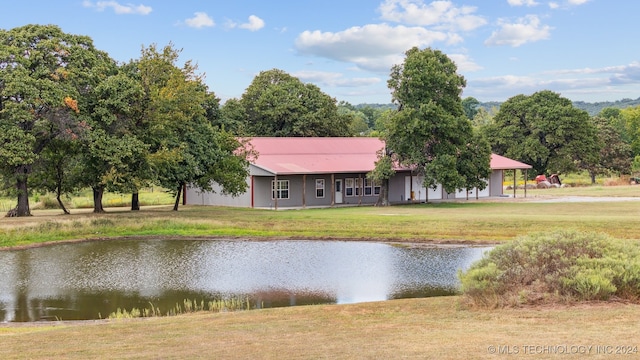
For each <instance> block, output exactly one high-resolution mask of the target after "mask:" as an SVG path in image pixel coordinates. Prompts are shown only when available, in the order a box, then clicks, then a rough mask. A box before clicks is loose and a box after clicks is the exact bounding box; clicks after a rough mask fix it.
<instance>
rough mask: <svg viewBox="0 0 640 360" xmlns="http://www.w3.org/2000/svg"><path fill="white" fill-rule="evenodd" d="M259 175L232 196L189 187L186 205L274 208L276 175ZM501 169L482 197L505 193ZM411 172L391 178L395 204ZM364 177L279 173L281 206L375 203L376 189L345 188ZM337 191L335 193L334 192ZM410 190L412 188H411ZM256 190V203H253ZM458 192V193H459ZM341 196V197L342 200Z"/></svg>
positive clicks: (405, 199)
mask: <svg viewBox="0 0 640 360" xmlns="http://www.w3.org/2000/svg"><path fill="white" fill-rule="evenodd" d="M255 173H259V174H260V175H253V176H250V177H248V178H247V185H248V191H247V192H246V193H244V194H241V195H240V196H237V197H231V196H229V195H221V194H220V191H219V190H220V188H219V187H218V186H217V185H215V186H214V190H215V193H212V192H201V191H200V189H197V188H192V187H187V190H186V192H185V194H186V198H187V205H218V206H233V207H251V206H253V207H256V208H268V209H274V208H275V207H276V201H275V200H274V199H273V198H272V192H271V182H272V181H273V180H274V179H275V177H274V176H273V175H268V176H265V175H267V174H268V173H266V172H264V171H262V172H254V174H255ZM502 173H503V171H502V170H493V171H492V172H491V178H490V179H489V187H488V189H486V190H484V191H481V192H480V193H479V197H486V196H500V195H503V188H502ZM408 176H410V173H409V172H407V171H404V172H402V171H399V172H397V173H396V174H395V175H394V176H393V177H392V178H391V179H390V180H389V202H390V203H393V204H399V203H406V202H409V201H410V200H411V199H410V195H407V194H408V192H407V177H408ZM357 178H360V179H362V184H363V185H364V179H365V178H366V174H364V173H362V174H358V173H351V174H334V177H333V184H332V179H331V174H317V175H314V174H311V175H306V177H305V176H303V175H280V176H278V180H288V181H289V198H288V199H278V201H277V207H278V208H294V207H302V206H305V207H318V206H331V205H332V201H335V204H336V205H340V204H349V205H372V204H375V203H376V202H377V200H378V195H377V194H375V193H374V191H373V189H372V191H371V194H370V195H365V190H364V188H363V189H362V190H361V191H360V195H356V191H355V188H354V189H353V195H352V196H348V195H347V191H346V179H354V185H355V179H357ZM303 179H306V182H305V185H304V189H305V191H306V194H305V195H304V202H303ZM316 179H323V180H324V185H325V186H324V197H318V196H316ZM336 182H340V183H341V187H342V188H341V190H342V192H341V194H342V196H338V195H336V194H335V190H336V185H335V184H336ZM440 191H441V192H442V195H441V196H434V195H435V194H431V195H429V201H431V200H438V199H455V198H461V197H466V196H465V193H458V194H456V193H451V194H447V193H446V192H445V191H444V190H440ZM332 193H334V194H332ZM409 193H410V192H409ZM252 194H253V203H252ZM423 195H424V194H421V193H420V199H419V198H416V199H415V200H416V201H421V200H423V199H422V198H423ZM456 195H457V196H456ZM416 196H417V195H416ZM340 198H342V201H339V200H340ZM469 198H470V199H473V198H475V192H474V193H472V194H470V195H469Z"/></svg>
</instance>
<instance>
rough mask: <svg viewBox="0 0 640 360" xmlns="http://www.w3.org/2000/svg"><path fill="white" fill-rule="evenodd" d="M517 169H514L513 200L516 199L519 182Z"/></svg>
mask: <svg viewBox="0 0 640 360" xmlns="http://www.w3.org/2000/svg"><path fill="white" fill-rule="evenodd" d="M516 179H517V176H516V169H513V198H514V199H515V198H516V188H517V187H518V182H517V181H516Z"/></svg>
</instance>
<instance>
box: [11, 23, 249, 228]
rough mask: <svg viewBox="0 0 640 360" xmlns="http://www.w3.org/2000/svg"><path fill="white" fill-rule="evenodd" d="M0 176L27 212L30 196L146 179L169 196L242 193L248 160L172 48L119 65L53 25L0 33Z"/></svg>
mask: <svg viewBox="0 0 640 360" xmlns="http://www.w3.org/2000/svg"><path fill="white" fill-rule="evenodd" d="M0 49H1V51H0V144H1V145H2V146H1V147H0V170H1V172H0V178H1V179H0V180H1V181H2V184H3V185H4V189H5V191H7V192H8V193H9V194H11V195H13V196H16V198H17V206H16V208H14V209H13V210H11V211H10V212H9V214H8V215H11V216H28V215H30V207H29V194H30V193H31V192H33V191H41V192H51V193H54V194H56V198H57V200H58V203H59V204H60V207H61V208H62V209H63V211H64V212H65V213H68V210H67V209H66V208H65V206H64V202H63V201H62V199H61V198H62V196H63V195H64V194H68V193H71V192H74V191H76V190H78V189H85V188H91V189H92V191H93V199H94V212H103V211H104V209H103V206H102V195H103V193H104V192H105V191H113V192H120V193H130V194H132V210H137V209H139V204H138V197H137V193H138V189H140V188H143V187H146V186H149V185H151V184H156V185H160V186H162V187H164V188H166V189H170V190H171V191H172V192H173V193H174V194H176V203H175V206H174V209H175V210H177V208H178V199H179V198H180V192H181V190H182V188H183V186H185V185H186V184H189V183H193V184H196V185H198V186H200V187H201V188H202V189H205V190H206V189H211V186H212V183H217V184H219V185H221V187H222V189H223V191H224V192H227V193H230V194H239V193H242V192H244V191H245V189H246V182H245V178H246V176H247V172H248V170H247V164H248V160H247V156H248V155H249V150H247V151H244V150H243V147H242V144H241V143H240V142H239V140H237V138H236V136H235V135H234V134H232V133H230V132H228V131H226V130H225V129H224V126H222V125H220V121H219V118H220V111H219V99H218V98H217V97H216V96H215V94H214V93H213V92H211V91H209V90H208V88H207V86H206V85H205V84H204V81H203V78H202V76H200V75H198V74H197V72H196V70H197V69H196V67H195V66H194V65H193V64H192V63H191V62H190V61H187V62H185V63H184V65H183V66H181V67H179V66H178V65H177V63H178V57H179V51H178V50H176V49H174V48H173V47H172V46H171V45H168V46H166V47H164V48H157V47H156V46H155V45H151V46H149V47H146V48H144V49H142V51H141V54H140V57H139V58H137V59H135V60H131V61H130V62H129V63H125V64H118V63H116V62H115V61H114V60H113V59H111V58H110V57H109V56H108V55H107V54H106V53H105V52H103V51H100V50H99V49H96V48H95V47H94V45H93V42H92V40H91V39H90V38H89V37H86V36H79V35H70V34H66V33H63V32H62V31H61V30H60V28H59V27H57V26H54V25H46V26H42V25H27V26H23V27H19V28H15V29H11V30H0Z"/></svg>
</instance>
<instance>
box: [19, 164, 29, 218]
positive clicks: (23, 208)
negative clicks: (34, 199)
mask: <svg viewBox="0 0 640 360" xmlns="http://www.w3.org/2000/svg"><path fill="white" fill-rule="evenodd" d="M25 172H26V171H25ZM16 190H18V206H17V207H16V209H15V216H31V210H30V209H29V191H28V190H27V175H26V173H25V174H24V175H23V174H19V175H18V176H17V180H16Z"/></svg>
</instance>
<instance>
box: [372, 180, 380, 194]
mask: <svg viewBox="0 0 640 360" xmlns="http://www.w3.org/2000/svg"><path fill="white" fill-rule="evenodd" d="M373 195H380V183H379V182H377V181H374V182H373Z"/></svg>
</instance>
